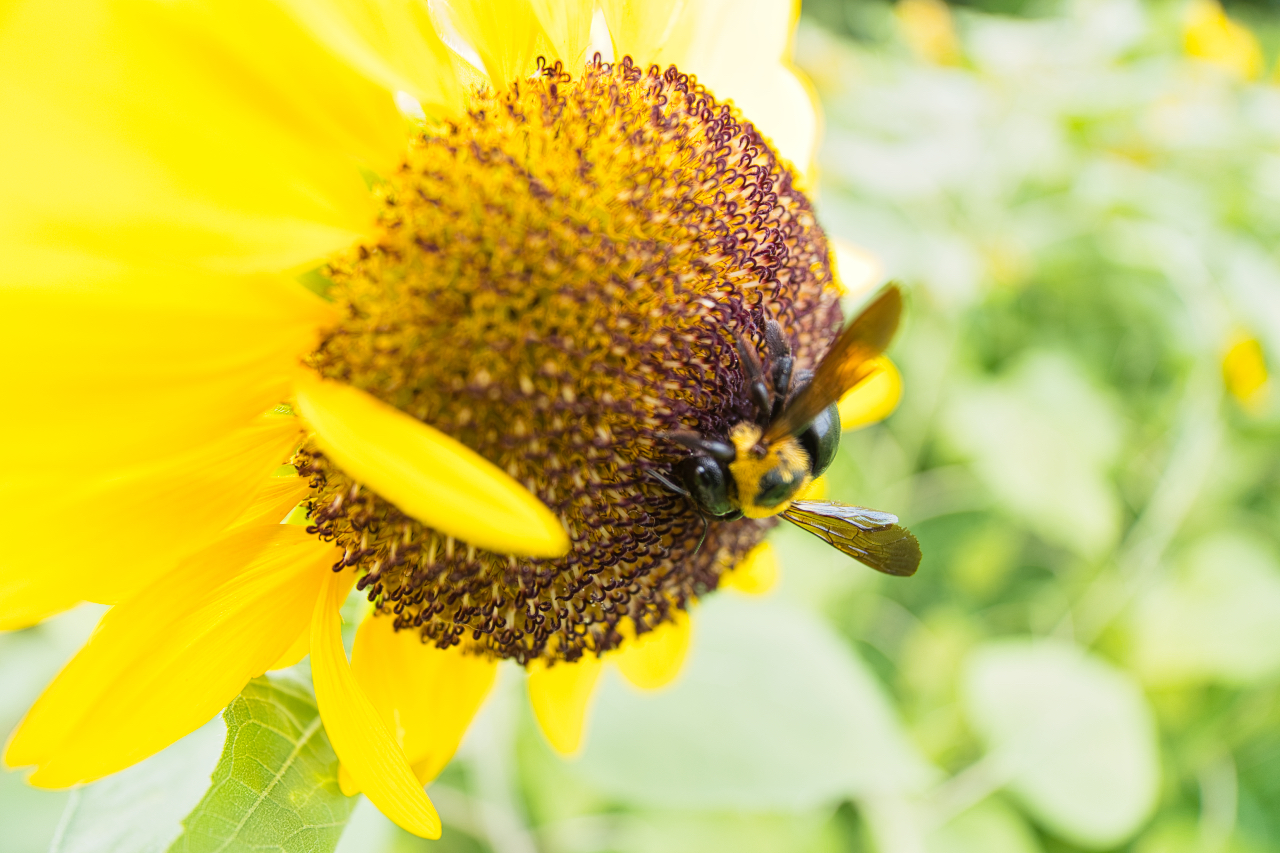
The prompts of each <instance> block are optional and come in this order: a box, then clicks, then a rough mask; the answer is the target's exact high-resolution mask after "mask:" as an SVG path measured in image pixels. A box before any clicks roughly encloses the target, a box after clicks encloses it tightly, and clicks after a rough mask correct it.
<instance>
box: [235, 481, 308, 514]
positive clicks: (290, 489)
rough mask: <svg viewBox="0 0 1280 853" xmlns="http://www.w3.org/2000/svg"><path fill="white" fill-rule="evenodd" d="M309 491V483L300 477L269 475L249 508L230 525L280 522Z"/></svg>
mask: <svg viewBox="0 0 1280 853" xmlns="http://www.w3.org/2000/svg"><path fill="white" fill-rule="evenodd" d="M310 491H311V484H310V483H309V482H308V481H307V480H305V479H303V478H302V477H298V476H293V477H271V478H269V479H268V480H267V481H266V482H265V483H263V484H262V485H261V486H259V488H258V491H257V493H256V494H254V496H253V502H252V503H250V504H249V508H248V509H246V510H245V511H244V512H243V513H241V514H240V517H239V518H237V519H236V520H235V521H234V522H233V523H232V526H233V527H238V526H240V525H246V524H280V523H282V522H283V521H284V518H285V516H287V515H288V514H289V512H290V510H292V509H293V508H294V507H295V506H297V505H298V503H299V502H300V501H301V500H302V499H303V498H304V497H306V496H307V494H308V493H309V492H310Z"/></svg>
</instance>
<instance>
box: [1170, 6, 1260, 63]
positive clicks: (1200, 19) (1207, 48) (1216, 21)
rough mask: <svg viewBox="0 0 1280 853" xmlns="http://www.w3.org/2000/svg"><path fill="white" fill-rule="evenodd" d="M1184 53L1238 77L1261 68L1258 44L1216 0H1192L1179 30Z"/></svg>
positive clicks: (1251, 34)
mask: <svg viewBox="0 0 1280 853" xmlns="http://www.w3.org/2000/svg"><path fill="white" fill-rule="evenodd" d="M1182 39H1183V45H1184V47H1185V49H1186V51H1187V55H1188V56H1194V57H1195V58H1197V59H1202V60H1204V61H1205V62H1208V63H1210V64H1213V65H1216V66H1218V67H1219V68H1222V69H1225V70H1226V71H1228V72H1230V73H1231V74H1233V75H1235V76H1237V77H1239V78H1240V79H1242V80H1253V79H1256V78H1257V77H1258V76H1259V75H1260V74H1261V73H1262V68H1263V58H1262V47H1261V45H1259V44H1258V39H1257V37H1256V36H1254V34H1253V33H1251V32H1249V30H1248V28H1246V27H1244V26H1243V25H1241V24H1239V23H1237V22H1235V21H1233V20H1231V19H1230V18H1228V17H1227V13H1226V12H1225V11H1223V9H1222V6H1221V5H1220V4H1219V3H1218V2H1217V0H1192V3H1191V5H1190V6H1189V7H1188V9H1187V16H1186V19H1185V23H1184V25H1183V31H1182Z"/></svg>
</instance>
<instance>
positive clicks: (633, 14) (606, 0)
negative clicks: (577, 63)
mask: <svg viewBox="0 0 1280 853" xmlns="http://www.w3.org/2000/svg"><path fill="white" fill-rule="evenodd" d="M686 2H687V0H601V3H600V8H601V10H602V11H603V12H604V19H605V23H607V24H608V25H609V37H610V38H611V39H612V40H613V52H614V56H616V57H617V59H618V61H619V62H621V61H622V57H624V56H630V57H631V58H632V59H633V60H635V61H636V63H637V64H639V65H640V66H642V67H643V66H647V65H649V64H650V63H653V62H660V61H671V60H667V59H666V57H665V56H664V55H663V48H664V47H665V46H666V45H667V42H668V40H669V39H670V38H671V36H672V34H673V33H674V32H675V31H676V28H677V21H678V18H679V17H680V14H681V12H682V11H683V10H684V7H685V5H686ZM682 70H684V69H682Z"/></svg>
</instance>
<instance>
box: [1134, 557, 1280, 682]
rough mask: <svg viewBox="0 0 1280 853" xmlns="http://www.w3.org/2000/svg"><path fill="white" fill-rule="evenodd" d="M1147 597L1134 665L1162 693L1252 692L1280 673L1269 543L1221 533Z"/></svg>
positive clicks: (1137, 621)
mask: <svg viewBox="0 0 1280 853" xmlns="http://www.w3.org/2000/svg"><path fill="white" fill-rule="evenodd" d="M1179 562H1180V564H1181V565H1180V566H1179V569H1180V571H1178V572H1176V573H1174V572H1170V573H1169V574H1167V575H1166V576H1164V577H1162V578H1161V579H1160V580H1159V582H1158V583H1157V584H1155V585H1154V587H1153V588H1152V589H1151V590H1150V591H1149V592H1146V593H1144V594H1143V596H1142V598H1141V599H1140V600H1139V601H1138V602H1137V606H1136V608H1135V609H1134V613H1133V616H1132V620H1131V622H1132V628H1133V637H1134V662H1135V664H1136V668H1137V669H1138V671H1139V673H1141V675H1142V677H1143V679H1144V680H1145V681H1146V682H1147V683H1149V684H1156V685H1160V686H1166V685H1181V684H1188V683H1196V682H1200V681H1216V682H1219V683H1223V684H1229V685H1247V684H1252V683H1255V682H1260V681H1265V680H1268V679H1271V678H1274V677H1275V675H1276V673H1278V672H1280V567H1277V565H1276V560H1275V557H1274V556H1273V555H1272V553H1271V552H1270V549H1269V548H1268V547H1267V546H1266V545H1265V544H1264V543H1261V542H1258V541H1254V540H1253V539H1251V538H1249V537H1245V536H1241V535H1240V534H1236V533H1214V534H1212V535H1211V536H1208V537H1206V538H1205V539H1202V540H1200V541H1199V542H1197V543H1196V544H1195V545H1194V546H1192V547H1191V548H1190V549H1189V550H1188V552H1187V553H1186V554H1185V555H1184V557H1183V559H1182V560H1180V561H1179Z"/></svg>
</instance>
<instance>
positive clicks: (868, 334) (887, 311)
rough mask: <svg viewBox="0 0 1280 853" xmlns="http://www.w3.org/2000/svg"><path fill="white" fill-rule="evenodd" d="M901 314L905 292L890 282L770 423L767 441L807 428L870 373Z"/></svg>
mask: <svg viewBox="0 0 1280 853" xmlns="http://www.w3.org/2000/svg"><path fill="white" fill-rule="evenodd" d="M901 314H902V292H901V291H899V290H898V288H897V286H895V285H891V286H890V287H889V288H888V289H886V290H885V292H884V293H882V294H880V296H879V297H878V298H877V299H876V300H875V301H874V302H872V303H871V304H870V305H868V306H867V307H866V310H864V311H863V312H862V313H861V314H859V315H858V319H856V320H854V321H853V322H852V323H850V324H849V327H848V328H847V329H845V330H844V332H843V333H841V335H840V337H839V338H838V339H837V340H836V342H835V343H834V344H832V346H831V349H829V350H827V354H826V355H825V356H823V357H822V361H821V362H819V364H818V367H817V369H816V370H815V371H814V373H813V380H812V381H811V382H810V383H809V384H808V385H807V386H805V389H804V390H803V391H801V392H800V393H799V394H797V395H796V396H795V398H794V399H793V400H791V402H790V403H788V404H787V406H786V408H784V409H783V410H782V413H781V414H780V415H778V417H777V418H775V419H774V420H773V422H772V423H771V424H769V428H768V429H767V430H765V434H764V443H765V444H772V443H773V442H775V441H777V440H778V439H781V438H784V437H786V436H788V435H795V434H797V433H799V432H802V431H804V430H805V429H806V428H807V427H808V426H809V424H810V422H812V421H813V419H814V418H816V417H817V416H818V414H819V413H820V412H821V411H822V410H823V409H825V408H826V407H827V406H830V405H831V404H832V403H834V402H836V401H837V400H839V399H840V398H841V397H843V396H844V394H845V392H846V391H848V390H849V389H850V388H852V387H853V386H855V385H857V384H858V383H859V382H861V381H862V380H863V379H866V378H867V377H868V376H870V375H871V373H872V371H873V370H874V369H875V368H874V366H873V365H872V364H871V360H872V359H873V358H875V357H876V356H878V355H880V353H882V352H884V349H885V347H887V346H888V345H889V341H890V340H892V339H893V333H894V332H895V331H897V329H898V317H899V316H900V315H901Z"/></svg>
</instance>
